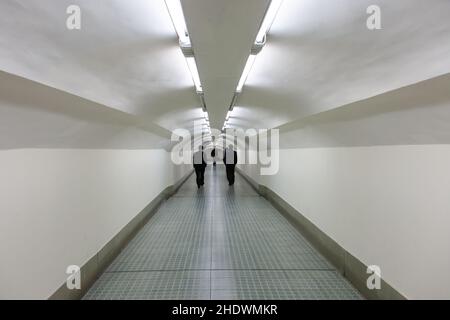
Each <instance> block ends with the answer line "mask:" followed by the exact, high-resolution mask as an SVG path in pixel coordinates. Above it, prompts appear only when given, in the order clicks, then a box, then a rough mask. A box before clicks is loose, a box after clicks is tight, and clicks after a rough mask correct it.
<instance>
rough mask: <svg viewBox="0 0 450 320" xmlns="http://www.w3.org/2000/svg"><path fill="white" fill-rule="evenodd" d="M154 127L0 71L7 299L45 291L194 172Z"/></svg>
mask: <svg viewBox="0 0 450 320" xmlns="http://www.w3.org/2000/svg"><path fill="white" fill-rule="evenodd" d="M152 130H155V128H154V127H152V126H144V125H141V124H140V122H139V121H138V120H137V119H136V117H134V116H133V115H131V114H126V113H122V112H119V111H117V110H114V109H111V108H108V107H106V106H104V105H101V104H98V103H94V102H92V101H89V100H86V99H82V98H80V97H77V96H75V95H71V94H68V93H66V92H62V91H58V90H56V89H54V88H50V87H48V86H44V85H41V84H38V83H35V82H32V81H29V80H26V79H24V78H19V77H17V76H13V75H10V74H7V73H3V72H0V133H1V135H0V195H1V198H0V299H1V298H8V299H14V298H24V299H47V298H48V297H49V296H50V295H51V294H53V293H54V292H55V291H56V290H57V289H58V288H59V287H60V286H61V285H62V284H63V283H64V281H65V280H66V278H67V275H66V274H65V271H66V268H67V266H69V265H72V264H74V265H79V266H82V265H83V264H85V263H86V262H87V261H88V260H89V259H90V258H91V257H93V256H94V255H95V254H96V253H97V252H98V251H99V250H100V249H101V248H102V247H103V246H104V245H105V244H106V243H107V242H108V241H109V240H111V239H112V238H113V237H114V236H115V235H116V234H117V233H118V232H119V231H120V230H121V229H122V228H123V227H124V226H125V225H126V224H127V223H129V222H130V221H131V220H132V219H133V218H134V217H136V215H137V214H139V213H140V212H141V210H143V209H144V208H145V207H146V206H147V205H148V204H149V203H150V202H151V201H152V200H154V199H155V197H157V196H158V195H159V194H160V193H161V192H162V191H163V190H165V189H166V188H167V187H168V186H170V185H173V184H174V183H176V182H177V181H179V180H180V179H181V178H182V177H183V176H184V175H185V174H187V173H188V171H189V170H190V169H191V168H190V166H187V165H182V166H175V165H174V164H173V163H172V161H171V157H170V153H169V148H168V146H169V144H170V141H169V138H168V137H170V135H168V137H164V136H162V135H160V134H159V133H160V132H158V128H156V131H157V132H158V133H155V132H154V131H152ZM159 131H161V132H163V133H164V130H162V129H160V130H159Z"/></svg>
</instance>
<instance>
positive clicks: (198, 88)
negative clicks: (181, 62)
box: [186, 57, 203, 92]
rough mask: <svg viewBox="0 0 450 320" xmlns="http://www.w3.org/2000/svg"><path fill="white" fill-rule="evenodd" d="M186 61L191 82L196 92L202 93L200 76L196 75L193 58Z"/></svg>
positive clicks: (195, 65)
mask: <svg viewBox="0 0 450 320" xmlns="http://www.w3.org/2000/svg"><path fill="white" fill-rule="evenodd" d="M186 61H187V64H188V67H189V71H190V72H191V75H192V80H193V81H194V84H195V90H196V91H197V92H203V89H202V83H201V82H200V76H199V74H198V70H197V64H196V63H195V58H194V57H186Z"/></svg>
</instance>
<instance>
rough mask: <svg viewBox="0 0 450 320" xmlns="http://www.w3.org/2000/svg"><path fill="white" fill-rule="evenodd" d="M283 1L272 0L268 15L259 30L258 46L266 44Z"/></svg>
mask: <svg viewBox="0 0 450 320" xmlns="http://www.w3.org/2000/svg"><path fill="white" fill-rule="evenodd" d="M282 1H283V0H271V1H270V5H269V8H268V9H267V12H266V15H265V16H264V19H263V22H262V24H261V27H260V28H259V32H258V35H257V36H256V41H255V43H256V44H261V43H264V42H265V38H266V35H267V33H268V32H269V30H270V27H271V26H272V23H273V21H274V20H275V16H276V15H277V12H278V9H280V6H281V2H282Z"/></svg>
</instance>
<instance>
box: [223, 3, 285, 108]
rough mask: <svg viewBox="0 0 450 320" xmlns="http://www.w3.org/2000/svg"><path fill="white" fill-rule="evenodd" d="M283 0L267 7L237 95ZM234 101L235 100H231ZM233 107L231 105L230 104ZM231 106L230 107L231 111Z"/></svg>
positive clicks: (237, 89)
mask: <svg viewBox="0 0 450 320" xmlns="http://www.w3.org/2000/svg"><path fill="white" fill-rule="evenodd" d="M282 1H283V0H271V1H270V4H269V7H268V9H267V11H266V14H265V16H264V19H263V22H262V23H261V27H260V28H259V31H258V34H257V36H256V40H255V42H254V44H253V48H252V52H251V54H250V56H249V57H248V59H247V63H246V64H245V67H244V71H243V72H242V75H241V78H240V79H239V82H238V85H237V87H236V92H237V93H239V92H241V91H242V88H243V87H244V84H245V81H246V80H247V78H248V75H249V73H250V71H251V69H252V66H253V64H254V63H255V60H256V55H257V54H258V53H259V52H260V51H261V50H262V47H263V46H264V45H265V43H266V36H267V33H268V32H269V30H270V27H271V26H272V23H273V21H274V20H275V16H276V15H277V12H278V10H279V9H280V6H281V3H282ZM233 100H235V99H233ZM232 105H233V103H232ZM232 108H233V106H230V109H232Z"/></svg>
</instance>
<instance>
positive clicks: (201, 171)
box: [193, 146, 206, 188]
mask: <svg viewBox="0 0 450 320" xmlns="http://www.w3.org/2000/svg"><path fill="white" fill-rule="evenodd" d="M193 162H194V170H195V175H196V176H197V187H198V188H200V187H201V186H202V185H204V184H205V169H206V161H205V158H204V156H203V146H199V147H198V151H197V152H196V153H194V159H193Z"/></svg>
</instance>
